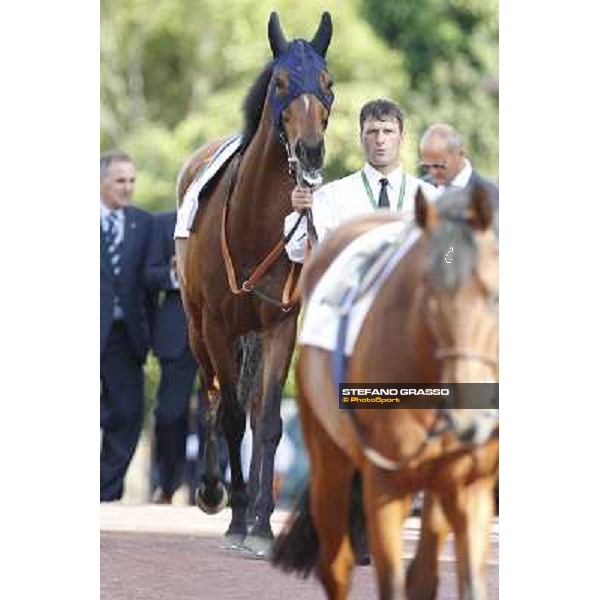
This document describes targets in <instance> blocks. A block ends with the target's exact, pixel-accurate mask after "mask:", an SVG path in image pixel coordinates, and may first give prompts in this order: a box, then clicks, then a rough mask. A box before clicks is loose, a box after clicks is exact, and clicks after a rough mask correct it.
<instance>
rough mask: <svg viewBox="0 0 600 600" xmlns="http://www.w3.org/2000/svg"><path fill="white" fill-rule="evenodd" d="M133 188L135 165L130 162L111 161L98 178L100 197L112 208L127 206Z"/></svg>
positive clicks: (129, 202)
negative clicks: (99, 178)
mask: <svg viewBox="0 0 600 600" xmlns="http://www.w3.org/2000/svg"><path fill="white" fill-rule="evenodd" d="M134 189H135V167H134V166H133V163H130V162H125V161H118V162H112V163H111V164H110V165H109V167H108V169H107V171H106V175H105V176H104V178H103V179H101V180H100V197H101V198H102V200H103V201H104V204H106V206H108V208H110V209H112V210H115V209H117V208H123V207H125V206H129V205H130V204H131V199H132V197H133V191H134Z"/></svg>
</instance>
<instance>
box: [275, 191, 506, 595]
mask: <svg viewBox="0 0 600 600" xmlns="http://www.w3.org/2000/svg"><path fill="white" fill-rule="evenodd" d="M394 218H396V217H394V216H392V215H385V214H377V213H376V214H374V215H371V216H369V217H362V218H359V219H356V220H353V221H349V222H348V223H346V224H344V225H342V226H341V227H340V228H339V229H337V230H336V231H334V232H333V233H332V234H331V235H330V237H329V238H327V239H326V240H325V241H324V243H323V244H322V245H321V247H320V249H319V251H318V252H317V253H315V254H314V255H313V257H312V258H311V260H310V261H309V262H308V263H307V265H306V266H305V280H304V283H305V287H304V290H303V295H304V298H305V300H306V298H307V297H308V296H310V293H311V291H312V290H313V289H314V287H315V285H316V283H317V281H318V280H319V278H320V277H321V275H322V274H323V273H324V271H325V269H326V268H327V267H328V265H330V264H331V262H332V260H333V259H334V258H335V257H336V256H337V255H338V254H339V253H340V252H341V251H342V250H343V249H344V248H345V247H346V246H347V245H348V244H349V243H350V242H351V241H352V240H353V239H355V238H356V237H357V235H358V234H360V233H363V232H366V231H369V230H370V229H372V228H373V227H376V226H378V225H381V224H382V223H387V222H389V221H390V220H392V219H394ZM494 219H495V215H494V213H493V209H492V205H491V203H490V199H489V197H488V196H487V192H486V191H485V190H484V189H483V188H482V187H477V186H476V187H474V188H468V189H466V190H463V191H459V192H452V193H450V194H448V195H447V196H444V197H442V198H440V199H439V200H438V202H437V203H436V204H429V203H428V202H427V201H426V199H425V198H424V196H423V194H422V193H421V192H420V191H419V193H418V194H417V197H416V204H415V226H416V227H418V228H420V230H421V232H420V235H419V237H418V239H417V241H416V242H415V243H414V245H413V246H412V247H410V249H409V250H408V251H407V253H406V255H405V256H404V258H403V259H402V261H400V263H399V264H398V265H397V266H396V267H394V269H393V271H392V272H391V274H390V276H389V278H388V279H387V281H386V282H385V283H384V284H383V286H382V288H381V289H380V291H379V293H378V295H377V297H376V298H375V300H374V303H373V305H372V307H371V309H370V311H369V313H368V314H367V316H366V318H365V321H364V323H363V325H362V328H361V330H360V333H359V335H358V338H357V340H356V345H355V346H354V350H353V353H352V355H351V356H350V357H348V363H347V374H346V381H347V382H348V384H359V383H360V384H363V383H366V382H387V383H388V384H389V382H396V383H399V384H400V383H415V382H419V383H424V384H428V383H429V384H434V383H457V382H460V383H468V382H486V381H489V380H492V381H497V377H498V305H497V301H498V241H497V236H496V233H495V231H494V224H495V221H494ZM449 247H453V255H452V260H451V262H450V263H448V261H446V260H444V259H445V257H446V255H447V254H448V252H449ZM332 365H333V354H332V353H331V352H329V351H327V350H324V349H321V348H318V347H316V346H310V345H302V346H301V347H300V352H299V358H298V364H297V374H296V382H297V388H298V404H299V411H300V417H301V423H302V431H303V435H304V440H305V443H306V446H307V451H308V455H309V461H310V480H309V487H308V492H307V493H305V495H304V496H303V498H302V500H301V502H300V504H299V505H298V506H297V507H296V509H295V510H294V511H293V513H292V515H291V518H290V521H289V522H288V524H287V525H286V526H285V527H284V530H283V531H282V533H281V534H280V536H279V537H278V538H277V540H276V541H275V545H274V549H273V555H272V561H273V563H274V564H275V565H276V566H278V567H279V568H282V569H283V570H284V571H295V572H297V573H300V574H302V575H304V576H307V575H308V574H309V573H310V572H312V571H313V570H316V571H317V573H318V576H319V578H320V581H321V583H322V585H323V587H324V589H325V591H326V593H327V597H328V598H332V599H336V600H340V599H343V598H346V597H347V595H348V591H349V584H350V575H351V571H352V568H353V566H354V564H355V556H354V551H353V544H352V541H353V540H356V539H360V535H361V532H360V531H357V530H356V528H357V520H356V519H355V517H353V520H352V521H350V523H349V515H350V514H354V515H356V514H357V513H356V511H355V507H354V506H353V505H352V502H353V500H351V498H355V497H356V494H354V493H353V494H351V488H352V483H351V482H352V480H353V477H354V474H355V473H356V472H358V473H359V474H360V476H361V478H362V484H363V490H362V504H363V506H364V514H365V517H366V524H367V532H368V538H369V543H370V546H371V552H372V556H373V560H374V564H375V568H376V572H377V582H378V589H379V598H381V599H388V600H389V599H404V598H408V599H410V600H432V599H433V598H435V595H436V591H437V556H438V552H439V551H440V550H441V547H442V545H443V542H444V540H445V537H446V535H447V533H448V530H449V528H452V529H453V531H454V535H455V540H456V541H455V546H456V552H457V569H458V581H459V591H460V598H461V600H467V599H469V600H473V599H476V600H480V599H481V598H483V597H484V567H485V554H486V548H487V539H488V530H489V528H490V525H491V520H492V518H493V501H494V500H493V488H494V483H495V481H496V478H497V473H498V427H497V419H496V418H494V420H493V422H491V423H490V421H489V419H488V417H489V414H488V411H486V410H484V409H479V408H470V409H465V408H460V407H454V408H451V407H446V408H444V407H439V408H437V409H435V410H434V409H433V408H432V407H431V406H428V407H427V408H404V409H393V408H380V409H375V410H373V409H364V408H363V409H360V408H355V409H353V412H354V414H353V415H351V414H350V410H341V409H340V408H339V403H338V388H337V385H335V384H334V381H333V379H334V378H333V377H332ZM358 387H364V386H358ZM496 414H497V413H496ZM439 418H444V419H446V420H447V422H448V423H449V424H450V428H449V429H447V430H446V431H444V430H443V429H442V430H439V431H437V432H436V427H437V426H436V421H437V420H438V419H439ZM420 489H426V490H428V491H427V499H426V501H425V508H424V514H423V516H422V531H421V539H420V542H419V548H418V552H417V554H416V557H415V559H414V561H413V563H412V564H411V567H410V569H409V573H408V577H407V578H406V589H405V577H404V567H403V540H402V527H403V523H404V520H405V518H406V517H407V516H408V515H409V513H410V509H411V504H412V497H413V495H414V493H415V492H416V491H418V490H420ZM360 501H361V500H360V496H358V502H359V503H360Z"/></svg>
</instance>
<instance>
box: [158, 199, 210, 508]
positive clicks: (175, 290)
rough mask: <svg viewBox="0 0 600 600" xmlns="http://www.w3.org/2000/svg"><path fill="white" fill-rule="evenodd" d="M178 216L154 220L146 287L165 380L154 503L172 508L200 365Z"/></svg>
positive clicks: (161, 389) (160, 395)
mask: <svg viewBox="0 0 600 600" xmlns="http://www.w3.org/2000/svg"><path fill="white" fill-rule="evenodd" d="M176 218H177V216H176V213H175V211H173V212H169V213H161V214H157V215H155V216H154V218H153V224H152V235H151V238H150V248H149V252H148V258H147V261H146V285H147V286H148V287H149V288H150V289H152V290H154V291H155V292H157V293H160V298H159V306H158V308H157V311H156V314H155V318H154V321H153V327H152V333H153V335H152V350H153V351H154V354H155V355H156V356H157V358H158V359H159V361H160V368H161V377H160V385H159V389H158V402H157V406H156V411H155V417H156V419H155V427H156V429H155V443H156V447H155V452H154V455H155V458H156V466H157V470H158V487H157V489H156V490H155V492H154V494H153V501H154V502H157V503H170V502H171V500H172V497H173V494H174V493H175V491H176V490H177V488H178V487H179V485H180V484H181V482H182V478H183V471H184V465H185V458H186V438H187V433H188V408H189V402H190V397H191V394H192V389H193V386H194V381H195V379H196V373H197V371H198V365H197V363H196V360H195V359H194V356H193V355H192V352H191V350H190V347H189V345H188V338H187V322H186V318H185V313H184V311H183V305H182V302H181V294H180V291H179V283H178V281H177V269H176V265H175V243H174V241H173V231H174V230H175V221H176Z"/></svg>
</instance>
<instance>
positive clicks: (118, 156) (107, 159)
mask: <svg viewBox="0 0 600 600" xmlns="http://www.w3.org/2000/svg"><path fill="white" fill-rule="evenodd" d="M114 162H128V163H132V164H133V161H132V160H131V157H130V156H129V154H127V153H125V152H123V151H122V150H109V151H108V152H103V153H102V154H101V155H100V179H103V178H104V177H105V176H106V172H107V171H108V167H110V165H112V163H114Z"/></svg>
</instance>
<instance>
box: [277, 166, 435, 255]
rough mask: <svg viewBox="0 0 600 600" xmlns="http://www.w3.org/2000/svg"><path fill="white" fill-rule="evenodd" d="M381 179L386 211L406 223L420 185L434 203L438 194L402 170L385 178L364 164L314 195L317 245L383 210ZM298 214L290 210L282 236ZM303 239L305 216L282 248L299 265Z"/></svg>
mask: <svg viewBox="0 0 600 600" xmlns="http://www.w3.org/2000/svg"><path fill="white" fill-rule="evenodd" d="M363 172H364V174H365V176H366V178H367V181H368V184H369V186H370V189H371V193H372V196H373V202H374V203H375V205H374V204H373V202H372V201H371V197H370V196H369V193H368V191H367V189H366V186H365V184H364V181H363V176H362V173H363ZM383 177H385V178H386V179H387V180H388V182H389V184H388V188H387V194H388V198H389V201H390V208H389V210H390V211H392V212H398V213H399V214H400V215H401V216H402V217H405V218H406V219H407V220H412V219H413V218H414V209H415V196H416V193H417V189H418V188H419V186H420V187H421V189H422V190H423V192H424V193H425V195H426V196H427V198H428V199H429V200H431V201H434V200H435V199H436V198H437V197H438V195H439V191H438V190H437V189H436V188H435V187H433V186H432V185H431V184H429V183H426V182H425V181H423V180H421V179H417V178H416V177H413V176H412V175H409V174H408V173H406V172H405V171H404V170H403V169H402V168H401V167H398V168H397V169H395V170H394V171H392V172H391V173H389V174H388V175H383V174H382V173H380V172H379V171H377V170H376V169H374V168H373V167H372V166H371V165H370V164H366V165H365V166H364V167H363V168H362V169H361V170H360V171H356V172H355V173H351V174H350V175H347V176H346V177H342V178H341V179H337V180H336V181H332V182H331V183H328V184H327V185H324V186H323V187H321V188H319V189H318V190H317V191H316V192H315V193H314V194H313V205H312V214H313V222H314V225H315V229H316V231H317V237H318V238H319V242H322V241H323V240H324V239H325V238H326V237H327V235H328V234H329V232H330V231H332V230H333V229H335V228H336V227H338V226H339V225H340V224H341V223H343V222H344V221H347V220H348V219H350V218H352V217H356V216H358V215H364V214H369V213H371V212H373V211H375V210H384V209H378V208H377V207H376V204H377V201H378V198H379V191H380V189H381V185H380V183H379V180H380V179H382V178H383ZM403 181H404V186H403ZM401 191H403V194H401ZM400 195H402V198H400ZM399 205H400V206H399ZM298 215H299V213H298V212H296V211H293V212H292V213H290V214H289V215H287V216H286V218H285V222H284V226H283V231H284V235H287V234H288V233H289V232H290V231H291V230H292V228H293V227H294V225H295V224H296V221H297V220H298ZM306 239H307V236H306V217H302V220H301V222H300V225H299V226H298V228H297V229H296V231H295V232H294V235H293V236H292V238H291V239H290V241H289V242H288V243H287V245H286V247H285V249H286V252H287V254H288V256H289V258H290V260H292V261H294V262H298V263H301V262H303V261H304V255H305V251H306Z"/></svg>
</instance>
